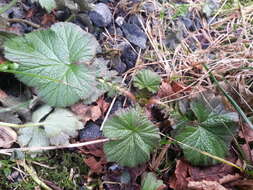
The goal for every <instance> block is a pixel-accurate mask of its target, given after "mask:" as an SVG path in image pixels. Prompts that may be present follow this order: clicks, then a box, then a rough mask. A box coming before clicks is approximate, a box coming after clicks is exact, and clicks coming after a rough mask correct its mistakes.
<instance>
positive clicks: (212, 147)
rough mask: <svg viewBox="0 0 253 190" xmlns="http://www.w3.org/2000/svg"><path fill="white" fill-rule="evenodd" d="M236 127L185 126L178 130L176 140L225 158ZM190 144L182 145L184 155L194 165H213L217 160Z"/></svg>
mask: <svg viewBox="0 0 253 190" xmlns="http://www.w3.org/2000/svg"><path fill="white" fill-rule="evenodd" d="M234 132H235V127H230V128H227V127H225V126H212V127H210V126H209V127H204V126H184V127H182V128H181V130H179V131H178V135H177V136H176V140H178V141H180V142H182V143H184V144H186V145H188V146H190V147H192V148H195V149H198V150H201V151H205V152H208V153H210V154H212V155H214V156H218V157H221V158H225V156H226V155H227V154H228V148H229V145H230V141H231V139H232V135H233V134H234ZM188 146H182V148H183V152H184V156H185V158H186V159H187V160H189V161H190V162H191V163H192V164H193V165H212V164H216V163H217V160H214V159H212V158H211V157H208V156H205V155H204V154H202V153H199V152H197V151H195V150H193V149H192V148H190V147H188Z"/></svg>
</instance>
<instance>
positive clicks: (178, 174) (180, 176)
mask: <svg viewBox="0 0 253 190" xmlns="http://www.w3.org/2000/svg"><path fill="white" fill-rule="evenodd" d="M189 167H191V166H190V165H189V164H188V163H187V162H184V161H182V160H177V164H176V170H175V172H174V174H173V176H172V178H171V179H170V180H169V185H170V187H171V188H172V189H175V190H185V189H186V187H187V184H188V180H187V177H188V176H189V174H188V169H189Z"/></svg>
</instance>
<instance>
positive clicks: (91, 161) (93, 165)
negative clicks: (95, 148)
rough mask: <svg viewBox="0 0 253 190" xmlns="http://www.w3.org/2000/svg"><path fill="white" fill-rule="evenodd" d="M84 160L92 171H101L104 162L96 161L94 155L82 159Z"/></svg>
mask: <svg viewBox="0 0 253 190" xmlns="http://www.w3.org/2000/svg"><path fill="white" fill-rule="evenodd" d="M84 162H85V164H86V165H87V166H89V168H90V169H91V170H92V171H93V172H94V173H102V171H103V168H104V164H105V163H103V161H101V160H100V161H97V160H96V159H95V158H94V157H92V156H91V157H89V158H86V159H84Z"/></svg>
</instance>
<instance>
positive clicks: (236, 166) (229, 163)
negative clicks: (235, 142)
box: [166, 135, 245, 172]
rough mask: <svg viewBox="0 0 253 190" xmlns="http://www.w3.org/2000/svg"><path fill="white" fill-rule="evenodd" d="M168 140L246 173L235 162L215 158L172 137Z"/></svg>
mask: <svg viewBox="0 0 253 190" xmlns="http://www.w3.org/2000/svg"><path fill="white" fill-rule="evenodd" d="M166 138H168V139H169V140H171V141H174V142H176V143H178V144H180V145H183V146H185V147H187V148H190V149H192V150H194V151H196V152H199V153H201V154H203V155H206V156H208V157H210V158H212V159H215V160H218V161H220V162H222V163H224V164H227V165H229V166H232V167H235V168H237V169H239V170H240V171H242V172H244V171H245V170H244V169H243V168H241V167H240V166H238V165H236V164H234V163H233V162H230V161H228V160H225V159H223V158H220V157H218V156H215V155H213V154H210V153H209V152H205V151H202V150H200V149H197V148H195V147H192V146H189V145H188V144H185V143H182V142H180V141H177V140H176V139H173V138H172V137H170V136H167V135H166Z"/></svg>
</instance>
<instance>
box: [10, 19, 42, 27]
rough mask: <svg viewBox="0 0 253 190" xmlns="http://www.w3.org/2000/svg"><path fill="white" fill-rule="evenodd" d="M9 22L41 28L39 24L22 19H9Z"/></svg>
mask: <svg viewBox="0 0 253 190" xmlns="http://www.w3.org/2000/svg"><path fill="white" fill-rule="evenodd" d="M7 21H8V22H20V23H25V24H28V25H30V26H32V27H34V28H40V27H41V26H40V25H38V24H35V23H33V22H31V21H28V20H25V19H21V18H9V19H7Z"/></svg>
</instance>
